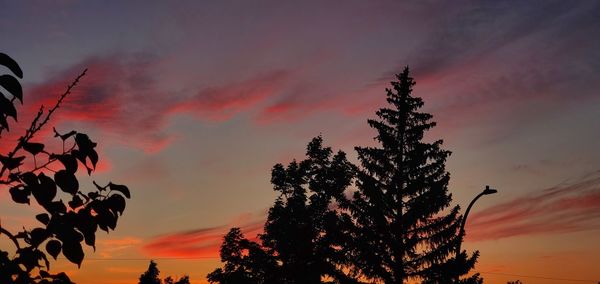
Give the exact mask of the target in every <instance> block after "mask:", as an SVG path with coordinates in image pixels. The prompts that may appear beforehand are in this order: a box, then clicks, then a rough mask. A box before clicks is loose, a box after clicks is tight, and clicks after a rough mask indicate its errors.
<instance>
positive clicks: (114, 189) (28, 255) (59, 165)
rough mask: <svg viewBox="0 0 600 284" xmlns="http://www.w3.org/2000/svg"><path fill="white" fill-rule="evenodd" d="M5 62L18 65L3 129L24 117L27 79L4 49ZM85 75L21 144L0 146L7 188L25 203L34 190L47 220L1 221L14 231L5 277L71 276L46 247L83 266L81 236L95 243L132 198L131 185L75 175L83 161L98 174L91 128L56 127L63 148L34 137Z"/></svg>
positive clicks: (61, 279)
mask: <svg viewBox="0 0 600 284" xmlns="http://www.w3.org/2000/svg"><path fill="white" fill-rule="evenodd" d="M0 65H2V66H4V67H6V68H7V69H8V70H9V71H10V72H11V73H12V74H3V75H1V76H0V86H1V87H2V88H3V89H4V90H6V91H7V92H8V93H9V94H8V95H5V94H3V93H0V134H1V133H2V132H4V131H6V132H8V131H9V130H10V128H9V125H10V124H9V118H12V119H14V120H15V121H16V120H17V108H16V105H15V104H16V102H17V101H18V102H21V103H22V102H23V92H22V87H21V84H20V83H19V80H18V79H17V78H19V79H22V78H23V72H22V70H21V68H20V67H19V65H18V64H17V63H16V62H15V61H14V60H13V59H12V58H10V57H9V56H7V55H6V54H3V53H0ZM84 75H85V71H84V72H83V73H82V74H81V75H79V76H78V77H77V78H76V79H75V81H74V82H73V83H72V84H71V85H69V86H68V87H67V90H66V91H65V92H64V93H63V94H62V95H61V96H60V97H59V98H58V100H57V102H56V104H54V105H53V106H52V107H50V108H44V106H42V107H40V109H39V111H38V112H37V114H35V116H34V119H33V121H32V122H31V125H30V126H29V127H28V128H26V130H25V133H24V134H23V135H22V136H21V137H20V138H19V139H18V140H17V141H16V143H15V144H14V145H11V144H10V142H5V141H2V145H3V146H10V147H7V148H4V147H3V149H10V150H9V152H8V153H0V163H1V164H2V167H1V168H0V186H1V187H2V190H8V192H9V193H10V196H11V198H12V200H13V201H14V202H16V203H19V204H27V205H30V204H31V199H32V198H31V197H33V200H35V202H36V203H37V204H38V205H39V207H36V208H40V209H42V210H43V212H42V213H40V214H38V215H36V216H35V219H36V220H37V221H38V222H39V223H40V224H38V226H37V227H35V228H32V229H28V228H23V230H21V231H17V232H16V233H13V232H11V231H9V229H7V228H4V227H0V236H5V237H7V238H8V239H10V241H11V242H12V244H13V245H14V250H13V251H11V252H12V253H11V254H9V251H5V250H0V283H40V284H45V283H71V281H70V280H69V278H68V276H67V275H66V274H65V273H58V274H51V273H49V270H50V261H49V259H48V257H47V254H48V255H50V256H51V257H53V258H54V259H56V258H57V256H58V255H59V254H60V253H61V252H62V254H63V255H64V256H65V257H66V258H67V260H69V261H70V262H72V263H75V264H77V265H78V266H81V263H82V261H83V258H84V252H83V247H82V242H83V243H85V244H86V245H88V246H91V247H93V248H94V249H95V244H96V231H97V229H98V228H100V229H101V230H104V231H106V232H109V231H110V230H114V229H115V227H116V225H117V220H118V217H119V216H120V215H121V214H122V213H123V211H124V210H125V203H126V202H125V198H129V197H130V194H129V189H128V188H127V187H126V186H123V185H117V184H113V183H109V184H108V185H106V186H99V185H98V184H96V183H95V182H94V185H95V190H90V191H87V192H84V191H82V190H81V188H80V186H79V182H78V180H77V177H76V173H77V171H78V169H80V168H81V167H84V168H85V169H86V170H87V173H88V174H91V173H92V171H94V169H95V168H96V164H97V162H98V154H97V153H96V150H95V147H96V143H94V142H92V140H90V138H89V137H88V136H87V135H85V134H83V133H78V132H76V131H70V132H68V133H65V134H61V133H59V132H57V131H56V129H54V134H55V135H54V137H55V138H57V139H58V140H59V141H60V143H62V150H61V151H58V152H49V151H48V150H47V148H46V147H45V144H43V143H39V142H33V140H35V138H38V139H39V137H36V135H37V134H39V132H40V130H42V128H43V127H44V126H45V125H46V124H47V123H48V122H49V120H50V118H51V117H52V115H53V114H54V112H55V111H56V110H57V109H58V108H59V107H60V105H61V103H62V102H63V100H64V99H65V97H67V95H68V94H69V93H70V92H71V90H72V89H73V88H74V87H75V86H76V85H77V83H78V82H79V79H81V78H82V77H83V76H84ZM2 138H4V137H2ZM3 140H5V139H3ZM2 151H5V150H2ZM26 155H27V156H26ZM26 157H31V160H29V159H26ZM57 189H60V190H61V191H62V192H60V191H58V190H57ZM63 200H67V201H66V202H63ZM35 274H37V275H35Z"/></svg>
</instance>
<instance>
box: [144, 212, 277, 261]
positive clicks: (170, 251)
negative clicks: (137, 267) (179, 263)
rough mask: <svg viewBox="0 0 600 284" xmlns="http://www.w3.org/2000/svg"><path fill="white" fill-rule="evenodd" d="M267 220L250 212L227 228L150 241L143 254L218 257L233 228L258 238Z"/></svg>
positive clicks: (183, 233)
mask: <svg viewBox="0 0 600 284" xmlns="http://www.w3.org/2000/svg"><path fill="white" fill-rule="evenodd" d="M265 218H266V217H265V215H264V213H260V214H249V213H248V214H242V215H240V216H238V217H236V218H235V219H234V220H232V221H231V222H230V224H228V225H223V226H217V227H210V228H199V229H195V230H190V231H184V232H175V233H170V234H165V235H162V236H158V237H156V238H153V239H151V240H149V241H147V242H146V243H145V244H144V245H143V246H142V252H143V253H145V254H146V255H148V256H150V257H208V258H210V257H218V256H219V248H220V246H221V242H222V241H223V236H224V235H225V234H227V232H228V231H229V229H230V228H231V227H239V228H241V229H242V232H243V233H244V234H245V236H246V237H247V238H249V239H255V238H256V236H257V235H258V234H259V233H261V232H262V230H263V225H264V222H265Z"/></svg>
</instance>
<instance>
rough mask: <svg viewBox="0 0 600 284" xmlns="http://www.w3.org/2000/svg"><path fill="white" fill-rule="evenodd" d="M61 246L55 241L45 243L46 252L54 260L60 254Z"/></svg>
mask: <svg viewBox="0 0 600 284" xmlns="http://www.w3.org/2000/svg"><path fill="white" fill-rule="evenodd" d="M61 247H62V245H61V244H60V242H59V241H57V240H50V241H48V243H46V251H47V252H48V253H49V254H50V255H51V256H52V257H53V258H54V259H55V260H56V257H57V256H58V254H59V253H60V249H61Z"/></svg>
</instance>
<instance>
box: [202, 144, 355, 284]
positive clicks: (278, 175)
mask: <svg viewBox="0 0 600 284" xmlns="http://www.w3.org/2000/svg"><path fill="white" fill-rule="evenodd" d="M322 143H323V140H322V138H321V137H317V138H314V139H313V140H312V141H311V142H310V143H309V144H308V147H307V153H306V155H307V158H306V159H305V160H303V161H301V162H300V163H298V162H296V161H293V162H291V163H290V164H289V165H288V166H287V167H284V166H283V165H282V164H277V165H275V166H274V167H273V170H272V174H271V182H272V184H273V186H274V190H276V191H277V192H279V196H278V198H277V199H276V201H275V204H274V205H273V207H271V209H270V210H269V215H268V218H267V222H266V223H265V231H264V233H263V234H262V235H261V236H260V240H261V244H260V245H259V244H257V243H256V242H251V241H248V240H247V239H245V238H244V237H243V235H242V234H241V232H240V230H239V229H237V228H234V229H232V230H231V231H230V232H229V233H228V234H227V235H226V236H225V238H224V242H223V245H222V247H221V260H222V262H224V263H225V265H224V268H218V269H216V270H215V271H214V272H212V273H211V274H209V275H208V279H209V281H210V282H212V283H214V282H216V283H298V284H300V283H302V284H311V283H322V281H323V279H325V278H327V279H332V280H335V281H337V282H338V283H354V282H355V281H354V280H353V278H352V277H351V276H349V275H347V272H348V269H346V270H344V268H345V267H347V265H348V262H349V261H348V256H347V251H346V250H344V249H343V246H344V244H345V243H346V242H348V241H349V240H348V239H347V238H349V237H350V234H349V230H350V227H351V225H352V223H351V219H350V216H349V215H348V214H346V213H344V212H341V211H339V210H337V207H338V205H344V204H345V205H346V206H347V203H348V200H346V197H345V195H344V191H345V190H346V188H347V187H348V186H349V185H350V183H351V181H352V178H353V174H354V172H353V171H354V168H353V166H352V164H350V163H349V162H348V161H347V159H346V155H345V154H344V153H343V152H338V153H337V154H335V155H333V152H332V150H331V148H329V147H323V145H322Z"/></svg>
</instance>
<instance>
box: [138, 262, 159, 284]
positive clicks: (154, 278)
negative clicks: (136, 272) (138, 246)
mask: <svg viewBox="0 0 600 284" xmlns="http://www.w3.org/2000/svg"><path fill="white" fill-rule="evenodd" d="M159 274H160V270H158V265H157V264H156V262H154V260H151V261H150V264H149V265H148V270H146V272H144V273H143V274H142V275H140V281H139V282H138V283H139V284H161V281H160V278H158V275H159Z"/></svg>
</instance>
